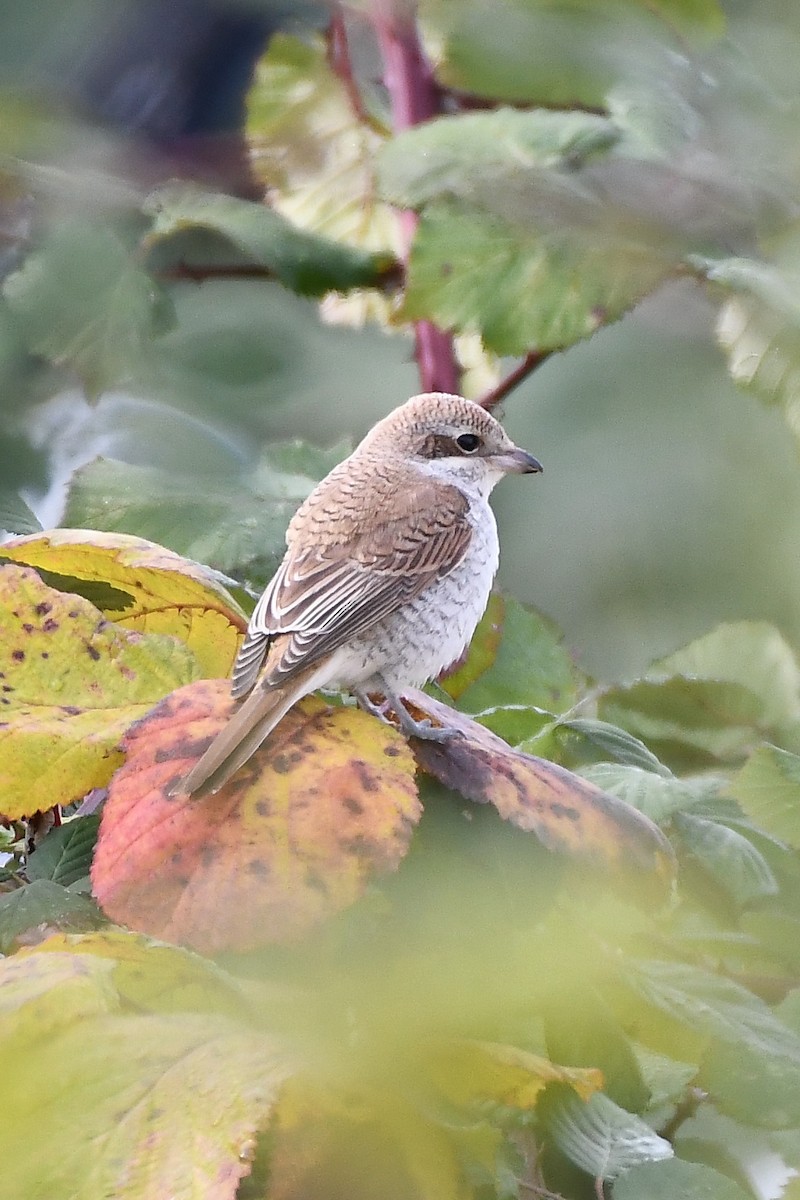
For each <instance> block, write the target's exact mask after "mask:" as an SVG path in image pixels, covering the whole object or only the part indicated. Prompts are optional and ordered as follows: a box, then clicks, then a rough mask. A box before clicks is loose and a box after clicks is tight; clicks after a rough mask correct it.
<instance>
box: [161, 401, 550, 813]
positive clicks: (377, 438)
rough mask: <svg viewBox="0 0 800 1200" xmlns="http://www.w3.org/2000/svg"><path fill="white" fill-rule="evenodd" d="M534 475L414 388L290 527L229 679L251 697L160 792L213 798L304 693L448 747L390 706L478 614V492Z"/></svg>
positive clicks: (496, 442)
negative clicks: (350, 703)
mask: <svg viewBox="0 0 800 1200" xmlns="http://www.w3.org/2000/svg"><path fill="white" fill-rule="evenodd" d="M541 469H542V468H541V466H540V464H539V463H538V462H537V460H536V459H535V458H533V456H532V455H530V454H528V453H527V452H526V451H525V450H520V449H519V448H518V447H517V446H515V445H514V443H513V442H512V441H511V439H510V438H509V437H508V435H507V434H506V433H505V431H504V430H503V428H502V426H501V425H500V424H499V423H498V422H497V421H496V420H495V418H494V417H493V416H491V414H490V413H488V412H487V411H486V410H485V409H483V408H481V407H480V405H478V404H474V403H473V402H472V401H470V400H465V399H464V398H463V396H452V395H449V394H448V393H446V392H427V393H425V394H424V395H422V396H414V397H413V398H412V399H411V400H409V401H408V402H407V403H406V404H403V405H401V406H400V408H396V409H395V410H394V412H391V413H390V414H389V416H388V417H385V418H384V419H383V420H382V421H379V422H378V424H377V425H376V426H375V427H374V428H373V429H372V430H370V432H369V433H368V434H367V436H366V437H365V438H364V440H363V441H362V442H361V443H360V445H359V446H358V447H357V448H356V449H355V450H354V451H353V453H352V454H351V455H350V457H349V458H346V459H345V460H344V462H342V463H339V465H338V466H337V467H334V469H333V470H332V471H331V472H330V474H329V475H327V476H326V477H325V478H324V479H323V480H322V481H321V482H320V483H318V484H317V486H316V487H315V488H314V490H313V491H312V493H311V495H310V496H309V497H308V499H307V500H306V501H305V502H304V503H303V504H302V505H301V506H300V508H299V509H298V510H297V512H296V513H295V515H294V517H293V518H292V520H291V521H290V523H289V528H288V530H287V533H286V547H287V549H286V554H285V556H284V559H283V562H282V563H281V565H280V567H279V568H278V570H277V573H276V574H275V575H274V577H273V578H272V580H271V581H270V583H269V584H268V586H267V589H266V591H265V592H264V594H263V595H262V597H261V599H260V600H259V601H258V604H257V605H256V607H255V610H254V612H253V615H252V617H251V618H250V624H249V626H248V629H247V634H246V636H245V639H244V642H243V643H242V647H241V649H240V651H239V655H238V658H237V660H236V663H235V665H234V668H233V682H232V692H233V696H234V699H237V700H238V699H241V698H242V697H244V696H246V695H247V693H248V692H249V693H250V695H249V696H248V698H247V699H246V700H245V701H244V703H243V704H242V705H241V707H240V708H239V709H238V711H237V712H236V713H234V715H233V716H232V717H231V719H230V721H229V722H228V724H227V725H226V726H225V727H224V728H223V729H222V730H221V731H220V732H219V733H218V734H217V736H216V737H215V738H214V740H213V741H212V742H211V744H210V746H209V747H208V749H207V750H206V752H205V753H204V754H203V756H202V758H200V759H199V761H198V762H197V763H196V765H195V766H194V767H193V768H192V770H191V771H190V772H189V774H188V775H187V776H186V778H185V779H183V780H182V781H180V782H179V783H178V784H176V785H175V787H174V788H173V791H174V792H182V793H188V794H192V793H196V794H200V795H204V794H206V793H208V792H215V791H217V790H218V789H219V788H221V787H222V786H223V784H225V783H226V782H227V780H228V779H230V777H231V776H232V775H233V774H234V772H235V771H237V770H238V769H239V768H240V767H241V766H243V765H244V763H245V762H247V760H248V759H249V758H250V757H251V755H252V754H254V753H255V751H256V750H257V749H258V747H259V746H260V745H261V743H262V742H263V741H264V739H265V738H266V737H267V736H268V735H269V734H270V733H271V731H272V730H273V729H274V728H275V726H276V725H277V724H278V722H279V721H280V720H281V719H282V718H283V717H284V715H285V714H286V713H287V712H288V710H289V709H290V708H291V707H292V705H293V704H295V703H296V702H297V701H298V700H299V699H301V697H303V696H306V695H308V693H309V692H313V691H315V690H316V689H317V688H329V689H332V690H336V691H350V692H352V693H353V695H354V696H355V697H356V699H357V700H358V702H359V703H360V704H361V705H362V707H364V708H365V709H367V710H368V711H369V712H372V713H374V714H375V715H378V716H382V717H383V716H384V714H385V711H386V710H387V709H388V708H389V707H391V709H392V710H393V711H394V713H395V715H396V717H397V719H398V720H399V722H400V726H401V728H402V729H403V730H404V732H406V733H408V734H412V735H414V736H415V737H426V738H435V739H439V740H445V739H446V738H448V737H450V736H453V731H452V730H448V729H444V728H441V727H435V726H432V725H431V723H430V722H429V721H415V720H414V719H413V718H412V716H411V714H410V713H409V712H408V711H407V710H406V709H405V707H404V706H403V703H402V701H401V699H400V696H401V693H402V692H403V690H404V689H405V688H409V687H419V686H421V685H422V684H424V683H427V682H428V681H429V680H431V679H434V678H435V677H436V676H437V675H438V674H439V672H440V671H442V670H443V669H444V668H445V667H447V666H449V665H450V664H451V663H453V662H455V661H456V659H457V658H459V657H460V655H461V654H462V653H463V652H464V650H465V649H466V647H467V646H468V644H469V642H470V639H471V638H472V635H473V633H474V632H475V626H476V625H477V623H478V621H479V620H480V618H481V616H482V615H483V612H484V609H485V608H486V604H487V601H488V599H489V592H490V590H491V587H492V581H493V579H494V576H495V572H496V571H497V563H498V556H499V546H498V540H497V526H496V524H495V519H494V514H493V512H492V510H491V508H490V507H489V504H488V497H489V493H490V492H491V490H492V488H493V487H494V486H495V484H496V483H497V482H498V481H499V480H500V479H501V478H502V477H503V475H506V474H508V473H509V472H517V473H530V472H538V471H541ZM374 693H380V695H381V696H383V697H384V704H383V705H381V706H378V705H375V704H373V702H372V701H371V700H370V698H369V696H370V694H374Z"/></svg>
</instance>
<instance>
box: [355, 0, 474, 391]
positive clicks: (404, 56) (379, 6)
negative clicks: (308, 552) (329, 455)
mask: <svg viewBox="0 0 800 1200" xmlns="http://www.w3.org/2000/svg"><path fill="white" fill-rule="evenodd" d="M414 15H415V5H414V4H413V3H406V2H404V0H395V2H393V0H373V4H372V8H371V10H370V18H371V21H372V25H373V28H374V30H375V35H376V37H377V40H378V46H379V48H380V52H381V57H382V59H383V81H384V83H385V85H386V89H387V91H388V93H389V99H390V101H391V107H392V119H393V122H394V128H395V129H396V130H398V131H400V130H403V129H411V128H412V127H413V126H414V125H419V124H421V123H422V122H423V121H427V120H429V119H430V118H431V117H435V116H436V115H437V114H438V113H439V111H440V104H439V89H438V87H437V85H436V80H435V79H434V77H433V71H432V70H431V65H430V63H429V62H428V60H427V58H426V57H425V53H424V51H423V49H422V46H421V45H420V41H419V36H418V34H417V27H416V23H415V20H414ZM399 220H400V230H401V236H402V242H403V249H402V253H403V258H404V260H405V261H406V262H408V256H409V253H410V250H411V244H412V242H413V240H414V234H415V232H416V228H417V223H418V218H417V215H416V213H413V212H410V211H408V210H406V211H404V212H401V213H400V214H399ZM414 337H415V342H416V348H415V354H414V357H415V358H416V360H417V366H418V367H419V374H420V379H421V382H422V387H423V390H424V391H427V392H457V391H458V390H459V387H460V372H459V369H458V364H457V362H456V356H455V352H454V350H453V339H452V337H451V336H450V334H449V333H445V332H444V331H443V330H441V329H438V328H437V327H436V326H435V325H433V324H432V323H431V322H430V321H417V322H416V324H415V326H414Z"/></svg>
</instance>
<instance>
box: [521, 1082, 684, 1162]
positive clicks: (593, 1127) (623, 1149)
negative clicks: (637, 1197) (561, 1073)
mask: <svg viewBox="0 0 800 1200" xmlns="http://www.w3.org/2000/svg"><path fill="white" fill-rule="evenodd" d="M554 1090H555V1089H554ZM546 1101H547V1102H546V1103H545V1104H543V1105H542V1106H540V1112H541V1116H542V1119H543V1122H544V1125H545V1129H546V1131H547V1135H548V1137H550V1138H552V1139H553V1141H554V1142H555V1144H556V1145H557V1146H558V1148H559V1150H560V1151H561V1152H562V1154H564V1155H565V1156H566V1157H567V1158H568V1159H569V1160H570V1162H573V1163H574V1164H575V1166H576V1167H580V1169H581V1170H582V1171H586V1172H587V1174H589V1175H591V1176H592V1177H593V1178H595V1179H616V1177H617V1176H618V1175H621V1174H622V1172H623V1171H628V1170H630V1168H631V1167H634V1166H636V1165H637V1164H639V1163H647V1162H658V1161H659V1160H661V1159H664V1158H671V1157H672V1154H673V1150H672V1146H670V1144H669V1142H667V1141H665V1139H664V1138H662V1137H659V1136H658V1134H657V1133H655V1131H654V1130H652V1129H651V1128H650V1126H649V1125H647V1124H646V1123H645V1122H644V1121H642V1120H641V1118H640V1117H637V1116H634V1115H633V1113H629V1112H626V1111H625V1109H624V1108H620V1107H619V1106H618V1105H616V1104H615V1103H614V1102H613V1100H609V1098H608V1096H604V1095H603V1094H602V1092H599V1093H597V1094H596V1095H594V1096H592V1097H591V1099H590V1100H588V1101H582V1100H580V1099H579V1098H578V1097H577V1096H576V1095H575V1094H574V1092H568V1091H567V1090H566V1089H562V1088H559V1089H558V1094H557V1095H556V1096H553V1097H550V1096H548V1097H546ZM542 1109H543V1111H541V1110H542Z"/></svg>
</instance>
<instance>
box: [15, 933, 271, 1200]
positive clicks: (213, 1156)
mask: <svg viewBox="0 0 800 1200" xmlns="http://www.w3.org/2000/svg"><path fill="white" fill-rule="evenodd" d="M140 970H141V971H142V972H143V973H146V972H147V963H146V962H145V961H144V960H143V962H142V963H141V964H140ZM113 973H114V966H113V963H112V962H111V961H110V960H103V959H102V958H99V957H94V956H92V955H88V954H86V955H84V954H80V953H75V952H55V953H42V952H41V951H38V950H37V951H36V952H34V953H32V954H30V955H25V956H22V955H18V956H15V957H14V958H13V959H9V960H6V961H4V962H2V963H0V1011H2V1016H3V1019H2V1021H0V1056H1V1057H2V1061H3V1064H4V1070H3V1072H2V1075H0V1109H1V1110H2V1112H3V1120H2V1121H0V1156H2V1160H3V1194H4V1195H7V1196H9V1197H10V1196H20V1197H21V1196H26V1197H35V1196H36V1197H49V1196H53V1197H56V1196H59V1197H60V1196H64V1197H66V1196H70V1197H76V1198H77V1197H81V1198H83V1200H88V1198H89V1197H100V1196H106V1197H111V1196H113V1197H114V1200H164V1198H165V1197H168V1196H169V1197H178V1196H181V1197H189V1196H192V1197H198V1198H199V1197H209V1198H210V1197H214V1200H235V1196H236V1193H237V1187H238V1184H239V1181H240V1180H241V1178H242V1177H243V1176H244V1175H246V1174H248V1172H249V1170H250V1163H251V1159H252V1153H253V1146H254V1139H255V1135H256V1133H257V1132H258V1130H260V1129H262V1128H264V1126H265V1125H266V1123H267V1121H268V1119H269V1116H270V1113H271V1110H272V1107H273V1105H274V1103H275V1100H276V1098H277V1095H278V1092H279V1089H280V1086H281V1085H282V1083H283V1081H284V1079H285V1078H286V1076H287V1074H289V1071H290V1065H289V1063H288V1061H287V1057H286V1055H285V1053H284V1052H283V1051H282V1050H281V1049H280V1048H278V1047H277V1046H276V1045H275V1044H274V1043H272V1042H271V1041H270V1039H269V1038H268V1037H267V1035H266V1034H265V1033H264V1032H263V1031H255V1030H253V1029H251V1028H247V1027H246V1026H244V1025H242V1024H241V1023H236V1022H234V1021H231V1020H230V1019H229V1018H228V1017H226V1016H223V1015H219V1014H214V1013H203V1012H200V1013H197V1012H179V1013H174V1014H172V1013H150V1012H147V1011H146V1009H145V1010H144V1011H142V1009H141V1008H137V1009H136V1010H131V1007H130V1006H129V1005H123V1004H121V1003H120V999H119V997H118V996H117V994H116V992H115V989H114V987H113V985H112V982H111V980H112V976H113ZM156 973H157V974H159V973H160V967H157V968H156ZM21 1080H22V1081H24V1083H23V1085H22V1086H21V1085H20V1081H21ZM34 1128H35V1129H36V1133H37V1144H36V1147H35V1151H33V1152H31V1153H24V1154H23V1153H20V1146H22V1145H24V1144H25V1142H26V1139H29V1137H30V1132H31V1130H32V1129H34Z"/></svg>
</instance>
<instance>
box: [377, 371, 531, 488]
mask: <svg viewBox="0 0 800 1200" xmlns="http://www.w3.org/2000/svg"><path fill="white" fill-rule="evenodd" d="M359 450H364V451H366V452H378V453H380V454H382V455H383V454H386V455H390V456H392V457H394V456H399V457H401V458H403V459H405V460H406V461H408V462H410V463H412V464H413V465H414V466H415V467H417V468H418V469H422V470H423V471H425V473H426V474H430V475H435V476H436V477H437V478H440V479H442V480H444V481H447V482H457V481H463V482H466V483H472V484H473V485H476V486H477V487H478V488H479V489H480V490H481V491H482V492H485V493H486V494H488V492H489V491H491V489H492V487H494V485H495V484H496V483H497V481H498V480H499V479H501V478H502V477H503V476H504V475H508V474H511V473H516V474H533V473H536V472H539V471H541V469H542V467H541V464H540V463H539V462H538V460H537V459H535V458H534V457H533V455H532V454H529V453H528V452H527V450H521V449H520V448H519V447H518V446H516V445H515V444H514V443H513V442H512V440H511V438H510V437H509V436H508V434H507V433H506V431H505V430H504V429H503V427H502V425H501V424H500V422H499V421H497V420H496V419H495V418H494V417H493V416H492V414H491V413H489V412H487V411H486V409H485V408H481V406H480V405H479V404H475V403H474V402H473V401H472V400H466V399H465V398H464V397H463V396H454V395H451V394H450V393H449V392H425V393H423V394H422V395H421V396H413V397H412V398H411V399H410V400H408V401H406V403H405V404H401V405H400V407H399V408H396V409H395V410H394V411H393V412H391V413H389V415H388V417H384V419H383V420H382V421H380V422H379V423H378V424H377V425H376V426H375V427H374V428H373V429H372V430H371V431H370V433H368V434H367V436H366V438H365V439H364V441H363V442H362V443H361V446H360V447H359Z"/></svg>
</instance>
